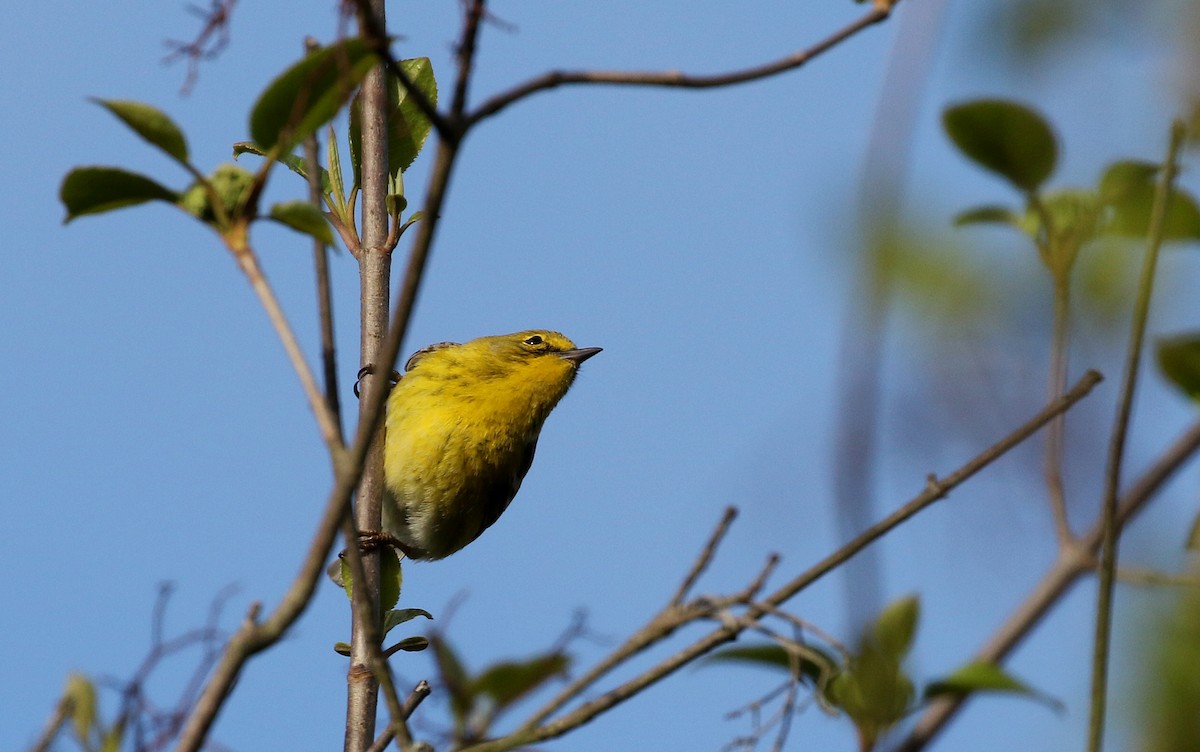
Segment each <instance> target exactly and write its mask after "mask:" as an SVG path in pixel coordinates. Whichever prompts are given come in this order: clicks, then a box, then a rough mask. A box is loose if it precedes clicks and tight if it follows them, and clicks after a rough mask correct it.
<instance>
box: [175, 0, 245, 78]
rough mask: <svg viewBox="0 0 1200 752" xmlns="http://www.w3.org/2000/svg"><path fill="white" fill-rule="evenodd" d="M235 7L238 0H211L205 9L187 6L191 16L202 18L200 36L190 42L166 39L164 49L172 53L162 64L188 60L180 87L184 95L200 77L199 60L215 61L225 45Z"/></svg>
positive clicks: (226, 44)
mask: <svg viewBox="0 0 1200 752" xmlns="http://www.w3.org/2000/svg"><path fill="white" fill-rule="evenodd" d="M236 4H237V0H210V3H209V7H208V10H204V9H202V8H198V7H196V6H195V5H189V6H188V10H189V11H191V12H192V14H193V15H197V16H200V17H201V18H203V19H204V25H203V26H202V27H201V28H200V31H199V33H197V34H196V37H195V39H193V40H192V41H190V42H180V41H177V40H174V39H169V40H167V47H169V48H171V52H170V54H168V55H167V56H166V58H165V59H164V60H163V62H165V63H173V62H175V61H176V60H179V59H181V58H184V59H186V60H187V67H188V70H187V77H186V78H185V79H184V80H183V86H182V87H180V91H181V92H182V93H184V94H187V93H188V92H190V91H191V90H192V86H193V85H195V83H196V79H197V78H198V77H199V75H200V61H201V60H211V59H213V58H215V57H216V56H217V55H220V54H221V52H222V51H223V50H224V49H225V47H226V46H228V44H229V20H230V18H232V17H233V6H234V5H236Z"/></svg>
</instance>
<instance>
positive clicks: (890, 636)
mask: <svg viewBox="0 0 1200 752" xmlns="http://www.w3.org/2000/svg"><path fill="white" fill-rule="evenodd" d="M920 615H921V600H920V599H919V598H918V597H917V596H915V595H910V596H907V597H905V598H900V599H899V600H896V601H893V602H892V603H890V604H889V605H888V606H887V608H885V609H884V610H883V613H881V614H880V615H879V617H878V618H877V619H876V620H875V625H874V626H873V627H872V637H873V638H874V643H875V646H876V647H878V649H879V651H880V652H881V653H882V654H883V655H884V656H886V657H888V658H892V659H894V660H896V661H897V662H900V661H903V660H904V657H905V656H906V655H908V651H909V650H910V649H911V648H912V642H913V637H914V636H915V635H916V633H917V620H918V619H919V618H920Z"/></svg>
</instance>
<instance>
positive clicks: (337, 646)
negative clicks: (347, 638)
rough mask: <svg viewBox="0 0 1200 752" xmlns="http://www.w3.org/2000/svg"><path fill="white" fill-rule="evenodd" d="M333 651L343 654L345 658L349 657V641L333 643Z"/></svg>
mask: <svg viewBox="0 0 1200 752" xmlns="http://www.w3.org/2000/svg"><path fill="white" fill-rule="evenodd" d="M333 652H335V653H337V654H338V655H344V656H346V657H347V658H349V657H350V643H348V642H335V643H333Z"/></svg>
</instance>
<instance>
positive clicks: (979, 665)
mask: <svg viewBox="0 0 1200 752" xmlns="http://www.w3.org/2000/svg"><path fill="white" fill-rule="evenodd" d="M975 692H1004V693H1008V694H1017V695H1024V696H1026V697H1029V698H1031V699H1034V700H1038V701H1039V702H1043V703H1045V704H1047V705H1049V706H1050V707H1052V708H1054V709H1055V710H1058V711H1062V710H1063V709H1064V705H1063V703H1062V702H1061V701H1059V700H1056V699H1054V698H1053V697H1050V696H1048V695H1045V694H1042V693H1041V692H1038V691H1037V690H1036V689H1033V688H1032V687H1030V686H1029V685H1027V684H1025V683H1024V682H1021V681H1019V680H1017V679H1015V678H1013V677H1012V676H1010V675H1009V674H1008V673H1006V672H1005V671H1004V669H1002V668H1000V667H999V666H997V665H996V664H994V663H990V662H987V661H972V662H970V663H967V664H965V665H963V666H960V667H959V668H958V669H956V670H955V671H954V672H953V673H951V674H950V675H948V676H944V677H942V678H941V679H935V680H934V681H932V682H930V683H929V685H928V686H926V687H925V692H924V694H923V696H922V701H928V700H933V699H935V698H938V697H943V696H946V695H951V696H955V697H965V696H967V695H970V694H972V693H975Z"/></svg>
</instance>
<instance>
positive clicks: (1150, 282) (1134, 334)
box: [1088, 120, 1187, 752]
mask: <svg viewBox="0 0 1200 752" xmlns="http://www.w3.org/2000/svg"><path fill="white" fill-rule="evenodd" d="M1186 132H1187V129H1186V127H1185V125H1184V123H1183V121H1181V120H1176V121H1175V122H1174V123H1172V125H1171V138H1170V144H1169V146H1168V147H1167V158H1166V161H1165V163H1164V164H1163V173H1162V177H1161V179H1160V180H1159V183H1158V187H1157V190H1155V192H1154V206H1153V209H1152V210H1151V214H1150V230H1149V237H1148V239H1147V243H1146V256H1145V258H1144V260H1143V263H1142V274H1141V279H1140V280H1139V282H1138V295H1137V302H1136V303H1135V305H1134V309H1133V322H1132V325H1131V327H1130V332H1129V348H1128V350H1127V351H1126V352H1125V369H1124V376H1123V377H1122V380H1121V381H1122V383H1121V392H1120V398H1119V400H1118V402H1117V415H1116V418H1114V420H1113V432H1112V437H1111V439H1110V443H1109V447H1108V466H1107V469H1106V472H1105V474H1104V505H1103V513H1102V520H1103V528H1104V535H1103V539H1102V544H1101V547H1100V583H1099V587H1098V593H1097V598H1096V643H1095V649H1094V651H1093V653H1092V691H1091V704H1090V710H1091V712H1090V714H1089V722H1088V750H1090V752H1100V750H1101V748H1102V747H1103V746H1104V716H1105V711H1106V705H1107V703H1106V699H1107V695H1108V654H1109V643H1110V642H1111V641H1112V634H1111V630H1112V608H1113V606H1112V600H1113V590H1114V588H1115V583H1116V571H1117V541H1118V539H1119V538H1120V534H1121V524H1120V520H1119V519H1118V518H1117V494H1119V493H1120V488H1121V465H1122V463H1123V462H1124V459H1125V441H1126V439H1127V438H1128V436H1129V419H1130V416H1131V415H1132V413H1133V394H1134V391H1135V390H1136V389H1137V381H1138V370H1139V368H1140V365H1141V361H1142V344H1143V342H1144V340H1145V337H1146V321H1147V319H1148V318H1149V316H1150V297H1151V294H1152V293H1153V290H1154V275H1155V271H1156V269H1157V268H1158V252H1159V249H1160V248H1162V242H1163V230H1164V227H1165V226H1166V218H1167V204H1168V202H1169V201H1170V198H1171V188H1172V185H1173V184H1174V182H1175V175H1176V174H1177V173H1178V171H1179V165H1178V164H1177V162H1178V158H1179V150H1180V149H1181V148H1182V146H1183V139H1184V136H1185V134H1186Z"/></svg>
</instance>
